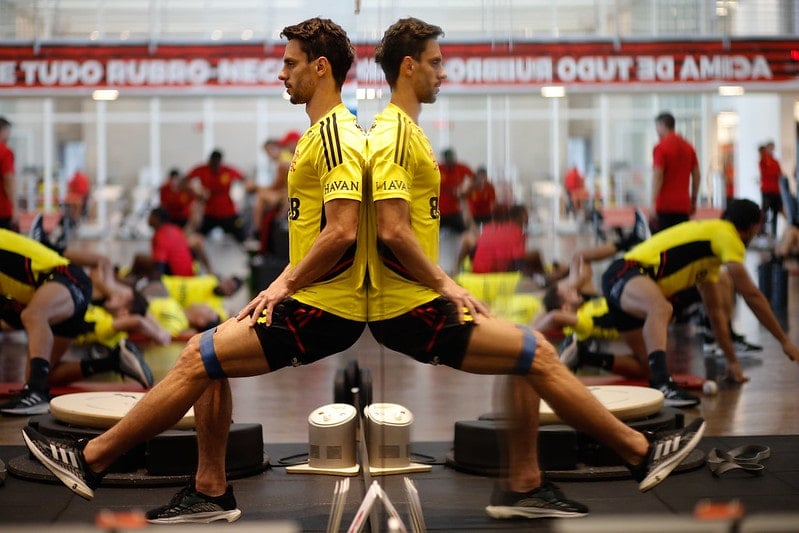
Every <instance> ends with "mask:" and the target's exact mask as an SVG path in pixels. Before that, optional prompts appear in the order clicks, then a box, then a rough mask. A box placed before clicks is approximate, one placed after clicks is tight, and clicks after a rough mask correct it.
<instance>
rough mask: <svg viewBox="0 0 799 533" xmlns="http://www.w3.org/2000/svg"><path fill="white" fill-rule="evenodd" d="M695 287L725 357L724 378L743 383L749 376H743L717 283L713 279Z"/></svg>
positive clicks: (728, 318)
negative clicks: (725, 368) (725, 369)
mask: <svg viewBox="0 0 799 533" xmlns="http://www.w3.org/2000/svg"><path fill="white" fill-rule="evenodd" d="M697 288H698V289H699V294H700V295H701V296H702V304H703V305H704V306H705V313H706V314H707V318H708V320H710V328H711V329H712V331H713V336H714V337H715V338H716V343H717V344H718V345H719V348H720V349H721V351H722V353H724V357H725V358H726V359H727V372H726V379H728V380H730V381H734V382H735V383H744V382H746V381H749V378H748V377H746V376H744V373H743V370H742V369H741V363H740V361H739V360H738V356H737V355H736V353H735V346H734V345H733V343H732V336H731V334H730V328H729V320H730V318H731V317H729V316H727V314H726V313H725V312H724V304H723V303H722V300H723V298H722V296H721V294H720V288H719V284H718V283H716V282H713V281H705V282H702V283H700V284H699V285H698V286H697Z"/></svg>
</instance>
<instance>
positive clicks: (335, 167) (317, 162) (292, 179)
mask: <svg viewBox="0 0 799 533" xmlns="http://www.w3.org/2000/svg"><path fill="white" fill-rule="evenodd" d="M282 35H283V36H285V37H286V38H287V39H288V44H287V45H286V49H285V52H284V56H283V68H282V70H281V71H280V74H279V78H280V80H281V81H283V83H284V84H285V86H286V89H287V91H288V94H289V95H290V97H291V102H292V103H293V104H304V105H305V110H306V113H307V114H308V117H309V119H310V127H309V128H308V130H307V131H306V132H305V133H304V135H303V136H302V138H301V139H300V141H299V143H298V145H297V151H296V154H295V158H294V161H293V163H292V169H291V172H290V174H289V177H288V197H289V204H290V206H291V207H290V213H289V237H290V263H289V265H288V266H287V267H286V269H285V270H284V271H283V272H282V273H281V275H280V276H279V277H278V278H277V279H276V280H275V281H274V282H273V283H272V284H271V285H269V287H267V288H266V289H264V290H263V291H261V292H260V293H259V294H258V295H256V296H255V297H254V298H253V299H252V300H251V301H250V303H249V304H248V305H247V306H246V307H245V308H244V309H243V310H242V311H241V312H240V313H239V315H238V317H236V318H231V319H229V320H227V321H226V322H224V323H222V324H221V325H220V326H219V327H217V328H215V329H214V330H208V331H206V332H204V333H202V334H198V335H195V336H194V337H192V338H191V340H189V342H188V344H187V346H186V347H185V348H184V350H183V352H182V353H181V355H180V357H179V359H178V361H177V362H176V364H175V366H174V367H173V368H172V370H170V372H169V373H168V374H167V375H166V376H165V377H164V379H163V380H162V381H160V382H159V383H158V384H157V385H156V386H155V387H154V388H153V389H151V391H150V392H149V393H147V394H146V395H145V396H144V397H143V398H142V399H141V400H140V401H139V402H138V403H137V404H136V406H135V407H134V408H133V409H131V410H130V412H129V413H128V414H127V416H125V417H124V418H123V419H122V420H120V421H119V422H118V423H117V424H116V425H115V426H114V427H113V428H111V429H109V430H108V431H107V432H105V433H103V434H102V435H99V436H98V437H96V438H94V439H92V440H90V441H88V442H85V441H79V442H77V443H74V442H66V441H61V440H57V439H50V438H47V437H45V436H43V435H41V434H39V433H38V432H36V431H34V430H32V429H31V428H25V429H24V430H23V436H24V439H25V443H26V444H27V445H28V447H29V449H30V450H31V452H32V453H33V454H34V455H35V456H36V457H37V458H38V459H39V460H40V461H41V462H42V463H43V464H44V465H45V466H46V467H47V468H48V469H50V471H52V472H53V473H54V474H55V475H56V476H58V478H59V479H61V480H62V481H63V482H64V483H65V484H66V485H67V486H68V487H69V488H71V489H72V490H73V491H75V492H76V493H78V494H80V495H81V496H83V497H84V498H92V497H93V495H94V489H95V488H97V486H98V485H99V484H100V481H101V480H102V477H103V473H104V472H105V471H106V470H107V469H108V468H109V467H110V466H111V465H112V464H113V463H114V461H116V459H117V458H118V457H120V456H121V455H122V454H123V453H124V452H125V451H127V450H128V449H130V448H131V447H133V446H135V445H137V444H138V443H141V442H143V441H146V440H147V439H150V438H152V437H154V436H155V435H157V434H159V433H161V432H162V431H164V430H166V429H168V428H169V427H171V426H172V425H174V424H175V422H177V420H179V419H180V418H181V417H182V416H183V415H184V414H185V412H186V411H187V410H188V409H189V407H191V406H192V405H194V412H195V420H196V431H197V443H198V454H199V462H198V465H197V473H196V475H195V477H194V480H192V482H191V484H190V485H189V486H187V487H186V488H184V489H183V490H182V491H180V492H179V493H178V494H177V495H176V496H175V497H174V498H173V499H172V501H171V502H170V503H168V504H167V505H165V506H163V507H160V508H157V509H153V510H151V511H149V512H148V513H147V519H148V520H149V521H151V522H158V523H180V522H211V521H215V520H226V521H228V522H231V521H234V520H236V519H238V518H239V516H240V515H241V511H240V510H239V509H238V508H237V504H236V500H235V498H234V496H233V489H232V487H231V486H230V485H228V483H227V478H226V475H225V451H226V450H225V449H226V446H227V440H228V432H229V429H230V420H231V412H232V400H231V391H230V384H229V382H228V378H233V377H245V376H254V375H258V374H264V373H266V372H271V371H274V370H278V369H280V368H283V367H286V366H292V365H300V364H308V363H312V362H314V361H316V360H318V359H320V358H322V357H325V356H327V355H330V354H333V353H338V352H341V351H342V350H344V349H346V348H348V347H349V346H351V345H352V344H353V343H354V342H355V341H356V340H357V339H358V338H359V337H360V335H361V333H362V332H363V329H364V326H365V320H366V296H365V294H364V286H363V280H364V278H365V268H366V262H365V257H363V254H365V252H366V249H365V247H356V238H357V235H358V233H359V232H358V225H359V221H360V219H361V217H360V212H361V191H362V190H363V188H362V186H361V184H362V177H363V151H364V142H365V139H364V133H363V131H362V130H361V129H360V128H359V126H358V125H357V122H356V121H355V117H354V116H353V114H352V113H351V112H350V111H349V110H348V109H347V107H346V106H344V104H343V103H342V100H341V86H342V85H343V83H344V80H345V78H346V75H347V72H348V71H349V69H350V67H351V65H352V63H353V60H354V51H353V48H352V45H351V44H350V41H349V39H348V38H347V35H346V33H345V32H344V30H343V29H342V28H341V27H339V26H338V25H336V24H335V23H333V22H332V21H330V20H325V19H319V18H313V19H310V20H306V21H304V22H302V23H300V24H297V25H294V26H289V27H286V28H284V29H283V33H282ZM322 221H324V223H322Z"/></svg>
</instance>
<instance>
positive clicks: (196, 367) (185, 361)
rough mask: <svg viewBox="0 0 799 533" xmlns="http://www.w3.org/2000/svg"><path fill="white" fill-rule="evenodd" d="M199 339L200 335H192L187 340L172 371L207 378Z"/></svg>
mask: <svg viewBox="0 0 799 533" xmlns="http://www.w3.org/2000/svg"><path fill="white" fill-rule="evenodd" d="M201 339H202V333H198V334H196V335H193V336H192V337H191V338H190V339H189V341H188V342H187V343H186V346H184V347H183V350H182V351H181V352H180V356H179V357H178V360H177V361H175V365H174V366H173V367H172V370H175V371H179V372H182V373H184V374H186V375H187V376H200V375H202V376H204V377H208V372H207V371H206V369H205V365H204V364H203V361H202V355H201V352H200V343H201Z"/></svg>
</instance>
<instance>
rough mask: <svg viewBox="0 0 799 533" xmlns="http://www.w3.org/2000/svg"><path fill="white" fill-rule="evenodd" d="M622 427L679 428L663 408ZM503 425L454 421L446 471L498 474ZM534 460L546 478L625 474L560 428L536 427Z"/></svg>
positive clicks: (500, 421) (492, 418)
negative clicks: (450, 469) (536, 456)
mask: <svg viewBox="0 0 799 533" xmlns="http://www.w3.org/2000/svg"><path fill="white" fill-rule="evenodd" d="M625 423H626V424H627V425H628V426H630V427H632V428H634V429H637V430H638V431H651V432H658V431H663V430H670V429H677V428H681V427H683V426H684V415H683V413H682V411H680V410H679V409H674V408H672V407H664V408H663V409H661V410H660V411H659V412H658V413H655V414H653V415H651V416H647V417H644V418H641V419H638V420H628V421H625ZM507 429H508V420H507V419H506V418H502V416H501V415H496V414H491V413H489V414H486V415H483V416H481V417H480V418H479V419H478V420H465V421H463V420H462V421H458V422H455V439H454V447H453V449H452V451H451V452H449V453H448V454H447V466H450V467H451V468H454V469H455V470H458V471H461V472H466V473H469V474H477V475H481V476H492V477H497V476H499V475H500V474H501V469H502V461H503V455H502V453H503V449H504V445H503V441H504V439H505V438H506V432H507ZM538 457H539V463H540V466H541V469H542V470H544V471H545V472H546V474H547V476H548V477H549V478H551V479H575V480H576V479H616V478H626V477H629V476H630V472H629V470H628V469H627V467H625V466H624V463H623V462H622V460H621V459H620V458H619V456H618V455H616V453H615V452H613V450H611V449H610V448H608V447H606V446H605V445H603V444H601V443H599V442H597V441H596V440H594V439H592V438H591V437H589V436H588V435H586V434H584V433H580V432H578V431H577V430H575V429H574V428H572V427H571V426H567V425H564V424H551V425H542V426H540V427H539V430H538ZM704 459H705V454H704V452H701V451H696V450H695V453H691V454H690V455H689V456H688V457H687V458H686V459H685V461H683V463H682V464H681V465H680V467H679V468H678V470H688V469H693V468H699V467H701V466H702V465H703V464H704Z"/></svg>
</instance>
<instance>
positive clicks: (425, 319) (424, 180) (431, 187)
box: [367, 18, 705, 518]
mask: <svg viewBox="0 0 799 533" xmlns="http://www.w3.org/2000/svg"><path fill="white" fill-rule="evenodd" d="M442 34H443V32H442V30H441V28H439V27H438V26H433V25H430V24H427V23H425V22H423V21H421V20H418V19H414V18H407V19H402V20H399V21H398V22H396V23H395V24H393V25H392V26H391V27H390V28H388V30H386V32H385V34H384V36H383V39H382V41H381V42H380V44H379V45H378V47H377V49H376V51H375V60H376V62H377V63H378V64H380V66H381V67H382V69H383V72H384V74H385V76H386V80H387V82H388V84H389V86H390V87H391V101H390V103H389V104H388V105H387V106H386V107H385V109H383V111H382V112H381V113H379V114H378V115H377V117H376V118H375V121H374V124H373V125H372V128H371V129H370V131H369V134H368V140H367V149H368V165H369V170H370V175H371V194H372V196H373V203H370V204H369V206H370V208H371V210H370V213H369V215H370V228H369V230H370V231H369V240H368V249H369V260H368V264H369V286H368V289H367V294H368V297H369V303H368V316H369V319H368V320H369V328H370V329H371V331H372V333H373V334H374V336H375V338H376V339H377V340H378V342H380V343H382V344H383V345H385V346H386V347H388V348H391V349H393V350H397V351H399V352H402V353H406V354H409V355H411V356H413V357H414V358H415V359H417V360H419V361H421V362H424V363H431V364H445V365H447V366H451V367H454V368H457V369H460V370H464V371H467V372H472V373H476V374H516V375H520V376H524V378H525V384H526V388H516V389H515V390H514V394H513V404H514V408H515V414H516V416H515V417H514V418H513V420H514V421H515V423H514V428H513V431H512V432H511V435H510V437H509V449H508V458H509V464H508V468H507V474H508V476H507V478H506V479H504V480H503V481H502V482H501V483H500V484H499V485H498V486H497V488H496V490H495V491H494V493H493V494H492V496H491V501H490V505H489V506H488V507H487V508H486V511H487V512H488V514H489V515H490V516H492V517H495V518H510V517H528V518H536V517H547V516H563V517H568V516H583V515H585V514H586V513H587V512H588V509H587V508H586V507H585V506H584V505H582V504H580V503H577V502H574V501H571V500H568V499H566V498H565V497H564V496H563V494H562V493H561V492H560V491H559V490H558V489H557V488H556V487H555V486H554V485H553V484H551V483H549V482H547V481H546V480H545V479H544V478H543V476H542V472H541V470H540V468H539V465H538V457H537V437H538V415H539V401H540V398H543V399H545V400H546V401H547V403H548V404H549V405H550V406H551V407H552V408H553V409H554V410H555V411H556V412H557V413H558V414H559V415H560V417H561V418H562V419H563V420H565V421H566V422H567V423H569V424H571V425H573V426H574V427H575V428H577V429H579V430H580V431H583V432H585V433H587V434H589V435H591V436H593V437H594V438H596V439H597V440H598V441H601V442H603V443H605V444H606V445H608V446H609V447H610V448H612V449H613V450H615V451H616V453H618V454H619V456H620V457H621V458H622V459H623V460H624V461H625V463H627V464H628V465H630V469H631V471H632V473H633V475H634V477H635V478H636V479H637V480H638V481H639V482H640V485H639V486H640V488H641V490H648V489H651V488H652V487H654V486H655V485H657V484H658V483H660V482H661V481H662V480H663V479H664V478H665V477H666V476H667V475H668V473H670V472H671V471H672V469H673V468H675V467H676V466H677V464H679V462H680V461H681V460H682V459H683V458H684V457H685V456H687V455H688V453H689V452H690V451H691V449H693V447H694V446H696V444H697V442H699V439H700V438H701V436H702V432H703V431H704V427H705V424H704V421H703V420H702V419H697V420H696V421H694V422H693V423H692V424H691V425H689V426H688V427H686V428H684V429H682V430H678V431H677V432H676V433H673V434H664V435H660V436H659V437H656V440H655V441H654V442H650V441H648V440H647V438H646V437H645V436H644V435H643V434H642V433H640V432H638V431H636V430H634V429H632V428H631V427H629V426H627V425H625V424H624V423H622V422H620V421H619V420H618V419H617V418H616V417H614V416H613V415H612V414H610V412H608V411H607V409H605V408H604V407H603V406H602V405H601V404H600V403H599V402H598V401H597V399H596V398H595V397H594V396H593V394H591V393H590V392H589V391H588V389H586V388H585V386H584V385H582V384H581V383H580V382H579V381H578V380H577V378H575V377H574V375H573V374H572V373H571V371H570V370H569V369H568V368H566V366H564V365H563V364H562V363H561V362H560V361H559V360H558V356H557V354H556V352H555V349H554V348H553V346H552V345H551V344H550V343H549V342H547V341H546V339H545V338H544V337H543V335H541V334H540V333H537V332H533V331H531V330H530V329H527V328H519V327H517V326H516V325H515V324H512V323H511V322H509V321H505V320H500V319H496V318H492V317H490V316H488V312H487V310H486V308H485V307H484V306H483V305H482V304H481V303H480V302H479V301H478V300H477V299H476V298H474V297H473V296H472V295H471V294H470V293H469V292H468V291H467V290H465V289H464V288H463V287H461V286H459V285H457V284H456V283H455V282H454V281H453V280H452V279H451V278H450V277H449V276H448V275H447V274H446V273H445V272H444V271H443V269H442V268H441V267H440V266H439V265H438V263H437V261H438V229H439V228H438V225H439V212H438V206H437V201H438V195H439V181H440V177H439V172H438V167H437V165H436V161H435V158H434V157H435V156H434V151H433V148H432V147H431V145H430V142H429V141H428V139H427V137H426V135H425V133H424V132H423V131H422V129H421V128H420V127H419V125H418V118H419V114H420V112H421V108H422V104H425V103H433V102H435V100H436V96H437V93H438V90H439V87H440V85H441V83H442V82H443V80H444V79H445V78H446V73H445V71H444V65H443V57H442V55H441V50H440V47H439V44H438V41H437V39H438V37H439V36H441V35H442ZM539 395H540V398H539Z"/></svg>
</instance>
